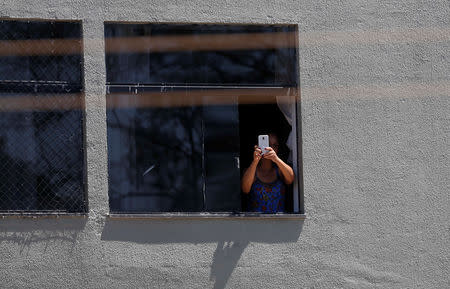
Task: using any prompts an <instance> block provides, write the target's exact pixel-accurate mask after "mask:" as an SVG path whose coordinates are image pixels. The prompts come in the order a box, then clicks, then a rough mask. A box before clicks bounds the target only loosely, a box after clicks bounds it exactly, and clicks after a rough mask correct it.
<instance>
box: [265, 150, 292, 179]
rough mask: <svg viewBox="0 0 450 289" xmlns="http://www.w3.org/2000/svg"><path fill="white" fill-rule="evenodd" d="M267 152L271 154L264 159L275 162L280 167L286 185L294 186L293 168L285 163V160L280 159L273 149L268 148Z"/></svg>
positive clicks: (267, 154)
mask: <svg viewBox="0 0 450 289" xmlns="http://www.w3.org/2000/svg"><path fill="white" fill-rule="evenodd" d="M266 150H268V151H269V152H267V153H266V154H265V155H264V156H263V157H264V158H265V159H269V160H271V161H273V162H274V163H275V164H276V165H277V166H278V168H279V169H280V172H281V176H282V177H283V180H284V182H285V183H286V184H288V185H290V184H292V183H293V182H294V171H293V170H292V168H291V167H290V166H289V165H288V164H286V163H285V162H283V160H282V159H280V158H279V157H278V155H277V154H276V152H275V151H274V150H273V149H272V148H271V147H267V148H266Z"/></svg>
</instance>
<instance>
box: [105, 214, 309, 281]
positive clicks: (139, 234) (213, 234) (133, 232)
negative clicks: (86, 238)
mask: <svg viewBox="0 0 450 289" xmlns="http://www.w3.org/2000/svg"><path fill="white" fill-rule="evenodd" d="M303 222H304V221H303V220H267V219H261V220H151V221H149V220H135V219H128V220H126V219H107V220H106V222H105V226H104V228H103V232H102V235H101V240H103V241H122V242H132V243H139V244H167V243H193V244H201V243H217V248H216V250H215V252H214V255H213V261H212V265H211V271H210V279H211V280H214V282H215V284H214V288H225V286H226V284H227V282H228V280H229V278H230V276H231V274H232V273H233V271H234V269H235V268H236V265H237V263H238V262H239V259H240V257H241V255H242V253H243V252H244V251H245V248H246V247H247V246H248V245H249V244H250V243H251V242H255V243H267V244H278V243H293V242H297V240H298V239H299V237H300V234H301V231H302V228H303Z"/></svg>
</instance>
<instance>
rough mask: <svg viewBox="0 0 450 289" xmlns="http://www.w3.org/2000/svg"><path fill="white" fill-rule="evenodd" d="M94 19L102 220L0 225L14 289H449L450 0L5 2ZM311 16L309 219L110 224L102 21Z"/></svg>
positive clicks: (93, 134)
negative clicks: (141, 288) (137, 288)
mask: <svg viewBox="0 0 450 289" xmlns="http://www.w3.org/2000/svg"><path fill="white" fill-rule="evenodd" d="M0 16H1V17H15V18H46V19H81V20H82V21H83V30H84V38H85V42H84V45H85V78H86V81H85V87H86V100H87V104H88V106H87V117H86V133H87V160H88V165H87V168H88V193H89V204H90V211H89V216H88V218H71V219H63V218H60V219H10V218H6V219H0V258H1V261H2V262H1V264H0V268H1V270H0V282H1V283H0V287H2V288H21V287H32V288H51V287H54V288H56V287H66V288H120V287H125V286H129V287H148V288H448V287H449V286H450V277H449V276H450V269H449V266H450V241H449V240H450V225H449V215H450V197H449V189H450V180H449V171H450V156H449V147H450V141H449V140H450V3H449V2H448V1H430V2H424V1H406V0H402V1H376V2H374V1H362V0H360V1H356V0H354V1H324V0H318V1H316V0H314V1H282V2H281V1H252V0H250V1H216V2H210V1H196V2H192V1H177V0H166V1H139V0H136V1H110V0H105V1H81V0H80V1H66V0H60V1H51V0H43V1H36V2H33V3H30V1H18V0H3V1H2V5H1V11H0ZM105 20H124V21H127V20H132V21H158V22H179V21H182V22H226V23H229V22H244V23H296V24H298V25H299V28H300V73H301V93H302V100H301V107H302V108H301V119H299V121H301V124H302V128H303V131H302V135H303V164H304V185H305V188H304V191H305V210H306V214H307V216H308V218H307V220H306V221H304V222H303V221H300V220H290V221H288V220H270V221H267V220H176V221H163V220H160V221H155V220H121V221H119V220H108V219H107V218H105V216H106V214H107V213H108V194H107V190H108V188H107V155H106V153H107V152H106V131H105V128H106V121H105V108H104V107H105V98H104V93H105V86H104V83H105V65H104V45H103V41H102V37H103V21H105Z"/></svg>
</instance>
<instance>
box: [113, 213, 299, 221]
mask: <svg viewBox="0 0 450 289" xmlns="http://www.w3.org/2000/svg"><path fill="white" fill-rule="evenodd" d="M107 217H108V218H109V219H113V220H114V219H156V220H161V219H165V220H177V219H225V220H235V219H240V220H261V219H279V220H292V219H295V220H305V219H306V215H305V214H294V213H287V214H284V213H277V214H262V213H145V214H120V213H110V214H108V215H107Z"/></svg>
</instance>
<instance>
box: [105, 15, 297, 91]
mask: <svg viewBox="0 0 450 289" xmlns="http://www.w3.org/2000/svg"><path fill="white" fill-rule="evenodd" d="M295 31H296V30H295V26H289V25H265V26H262V25H260V26H256V25H212V24H211V25H207V24H201V25H200V24H195V25H181V24H180V25H178V24H119V23H107V24H105V37H106V66H107V82H109V83H111V84H118V83H133V84H135V83H141V84H190V85H192V84H202V85H207V84H209V85H211V84H214V85H218V84H220V85H269V86H285V87H286V86H296V85H297V67H296V63H297V62H296V61H292V59H295V57H296V43H295V41H296V38H295ZM252 44H253V45H252Z"/></svg>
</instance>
